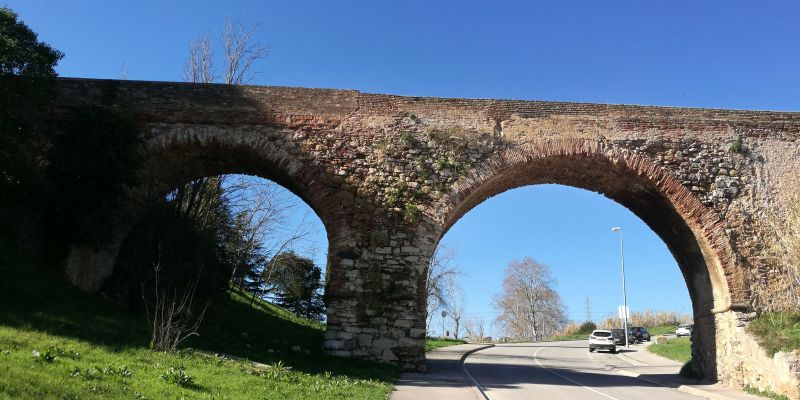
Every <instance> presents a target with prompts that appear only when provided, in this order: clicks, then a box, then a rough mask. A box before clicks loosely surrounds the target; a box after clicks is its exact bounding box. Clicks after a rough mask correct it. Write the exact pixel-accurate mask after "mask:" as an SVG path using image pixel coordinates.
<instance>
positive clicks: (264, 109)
mask: <svg viewBox="0 0 800 400" xmlns="http://www.w3.org/2000/svg"><path fill="white" fill-rule="evenodd" d="M59 85H60V94H61V95H60V100H59V105H58V107H57V110H56V113H55V118H61V117H62V116H63V115H65V114H66V113H68V112H69V110H70V109H71V108H73V107H78V106H81V105H86V104H90V103H95V102H99V99H100V97H101V96H102V95H103V93H104V92H108V89H109V88H113V89H114V91H115V92H116V93H117V102H118V103H119V104H120V105H121V106H123V107H125V108H127V109H129V110H131V111H132V112H133V113H134V114H135V116H136V120H137V121H138V123H139V127H140V130H141V138H142V141H143V145H142V146H143V150H142V151H143V154H145V159H146V163H145V166H144V168H143V169H142V171H140V176H141V178H142V179H141V182H142V184H141V185H140V186H139V187H136V188H133V189H131V191H130V195H129V198H128V200H127V201H126V202H125V203H124V204H123V205H121V206H120V209H119V210H118V213H117V214H116V215H115V216H114V217H115V219H116V221H117V224H116V226H117V230H116V233H115V235H114V236H113V238H112V240H111V244H110V245H107V246H104V247H102V248H100V249H97V248H89V247H86V248H74V249H73V251H72V253H71V255H70V257H69V259H68V260H67V262H66V273H67V276H68V277H69V279H70V280H71V281H72V282H73V283H74V284H75V285H77V286H79V287H81V288H83V289H85V290H89V291H92V290H97V289H99V288H100V286H101V285H102V284H103V282H104V280H105V279H106V278H107V277H109V276H110V275H111V274H112V272H113V266H114V260H115V257H116V252H117V250H118V249H119V247H120V246H121V244H122V242H123V241H124V240H125V237H126V234H127V230H128V227H130V226H132V225H133V224H134V223H135V221H136V220H137V218H138V217H139V216H140V213H141V211H142V207H141V204H145V203H146V202H147V201H148V199H151V198H154V197H158V196H163V195H164V194H165V193H166V192H167V191H169V190H170V189H171V188H173V187H175V186H177V185H179V184H181V183H184V182H187V181H188V180H190V179H195V178H199V177H202V176H208V175H216V174H224V173H244V174H251V175H257V176H261V177H263V178H267V179H271V180H273V181H276V182H278V183H279V184H281V185H283V186H285V187H286V188H288V189H289V190H291V191H292V192H294V193H295V194H297V195H298V196H299V197H301V198H302V199H303V200H304V201H306V202H307V203H308V204H309V205H310V206H311V207H312V208H313V209H314V210H315V211H316V213H317V214H318V215H319V217H320V219H321V220H322V222H323V224H324V225H325V227H326V230H327V233H328V238H329V246H330V247H329V250H328V276H327V282H326V299H327V302H328V328H327V333H326V335H325V338H326V340H325V347H326V349H327V350H328V351H329V352H330V353H332V354H335V355H341V356H350V357H362V358H370V359H377V360H385V361H388V362H393V363H397V364H398V365H400V366H401V367H402V368H404V369H407V370H414V369H417V370H419V369H422V368H424V360H425V354H424V341H425V318H424V309H425V295H424V293H425V290H424V289H425V285H426V282H425V276H426V274H425V268H426V267H427V263H428V260H429V258H430V256H431V254H432V253H433V251H434V248H435V247H436V245H437V243H438V241H439V239H440V238H441V237H442V236H443V235H444V234H445V232H446V231H447V230H448V229H449V228H450V226H452V225H453V224H454V223H455V222H456V221H457V220H458V219H459V218H460V217H461V216H462V215H463V214H464V213H466V212H467V211H469V210H470V209H471V208H472V207H474V206H476V205H477V204H479V203H480V202H482V201H484V200H486V199H487V198H488V197H491V196H493V195H496V194H499V193H501V192H503V191H506V190H509V189H512V188H516V187H520V186H524V185H533V184H543V183H555V184H563V185H569V186H574V187H579V188H584V189H588V190H592V191H595V192H599V193H602V194H603V195H605V196H607V197H608V198H610V199H612V200H614V201H616V202H618V203H620V204H622V205H623V206H625V207H627V208H628V209H630V210H631V211H632V212H633V213H635V214H636V215H638V216H639V217H640V218H641V219H642V220H643V221H645V222H646V223H647V224H648V225H649V226H650V227H651V228H652V229H653V231H655V232H656V233H657V234H658V235H659V236H660V237H661V238H662V239H663V240H664V242H665V243H666V244H667V246H668V248H669V249H670V251H671V252H672V254H673V255H674V257H675V259H676V261H677V263H678V265H679V266H680V269H681V272H682V273H683V276H684V277H685V280H686V284H687V286H688V289H689V293H690V296H691V299H692V304H693V312H694V316H695V321H696V326H697V329H696V332H695V334H694V337H693V350H692V351H693V356H694V360H695V362H696V363H697V366H698V367H700V368H702V369H703V370H704V371H705V373H706V375H707V376H710V377H717V378H718V379H720V380H723V381H727V382H730V383H734V384H736V383H741V382H744V380H745V379H746V377H745V376H744V375H746V372H745V371H746V370H747V368H744V367H743V366H744V365H745V364H746V363H747V360H746V359H745V358H744V357H745V356H744V354H743V353H741V354H740V352H738V350H737V349H738V347H737V345H736V344H737V343H739V342H737V340H736V339H734V337H736V336H737V335H746V333H744V329H743V328H742V326H743V325H744V324H745V323H746V319H747V318H748V315H749V314H747V313H748V312H751V311H753V310H756V309H758V308H759V307H760V304H761V302H763V301H764V299H765V298H768V297H770V295H771V294H775V293H778V291H779V290H780V289H781V285H782V282H783V280H782V279H781V272H780V270H776V269H775V268H772V267H769V266H768V265H767V264H766V263H765V262H764V259H765V256H764V254H762V253H763V250H762V246H761V245H762V233H760V232H761V231H759V229H758V224H756V222H757V221H758V220H759V219H760V218H762V217H763V215H764V213H765V212H767V211H774V210H775V209H779V207H780V203H779V202H776V201H775V198H777V197H776V195H777V194H780V193H781V191H783V190H790V189H786V188H784V187H782V186H781V182H782V181H783V180H784V179H785V177H786V176H788V175H789V174H792V173H794V172H796V171H798V170H800V141H798V137H800V113H777V112H756V111H729V110H712V109H687V108H667V107H642V106H623V105H604V104H579V103H555V102H541V101H505V100H472V99H442V98H420V97H400V96H389V95H376V94H366V93H360V92H357V91H346V90H323V89H303V88H281V87H255V86H224V85H212V84H188V83H166V82H135V81H99V80H87V79H61V80H60V82H59ZM776 207H777V208H776ZM654 272H656V271H654ZM773 297H774V296H773ZM795 377H796V375H795Z"/></svg>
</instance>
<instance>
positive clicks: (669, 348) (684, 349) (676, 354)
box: [647, 337, 692, 363]
mask: <svg viewBox="0 0 800 400" xmlns="http://www.w3.org/2000/svg"><path fill="white" fill-rule="evenodd" d="M647 350H649V351H650V352H651V353H655V354H658V355H659V356H662V357H666V358H669V359H670V360H675V361H678V362H682V363H686V362H688V361H689V360H691V359H692V341H691V339H689V338H688V337H681V338H675V339H670V340H668V341H667V342H666V343H661V344H652V345H650V346H648V347H647Z"/></svg>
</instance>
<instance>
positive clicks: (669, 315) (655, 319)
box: [597, 310, 692, 329]
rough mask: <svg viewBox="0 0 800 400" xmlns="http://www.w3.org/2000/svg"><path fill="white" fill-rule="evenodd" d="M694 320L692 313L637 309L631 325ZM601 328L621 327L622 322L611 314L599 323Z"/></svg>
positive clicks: (633, 313)
mask: <svg viewBox="0 0 800 400" xmlns="http://www.w3.org/2000/svg"><path fill="white" fill-rule="evenodd" d="M689 322H692V316H691V314H686V313H683V312H678V311H653V310H646V311H635V312H632V313H631V319H630V320H629V321H628V325H629V326H644V327H649V328H652V327H654V326H674V325H680V324H685V323H689ZM597 327H598V328H600V329H610V328H621V327H622V322H621V321H620V319H619V318H617V316H616V315H609V316H608V317H606V319H604V320H603V321H601V322H600V323H599V324H597Z"/></svg>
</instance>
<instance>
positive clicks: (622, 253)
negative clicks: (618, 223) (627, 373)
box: [611, 227, 630, 349]
mask: <svg viewBox="0 0 800 400" xmlns="http://www.w3.org/2000/svg"><path fill="white" fill-rule="evenodd" d="M611 232H619V261H620V267H621V268H622V329H624V330H625V348H626V349H629V348H630V345H629V344H628V293H627V292H626V291H625V248H624V245H623V241H622V228H620V227H613V228H611Z"/></svg>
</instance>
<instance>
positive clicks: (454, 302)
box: [444, 279, 466, 339]
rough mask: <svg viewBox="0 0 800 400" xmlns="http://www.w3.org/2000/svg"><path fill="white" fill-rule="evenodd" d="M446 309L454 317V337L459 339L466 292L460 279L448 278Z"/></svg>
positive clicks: (445, 295) (445, 294) (445, 292)
mask: <svg viewBox="0 0 800 400" xmlns="http://www.w3.org/2000/svg"><path fill="white" fill-rule="evenodd" d="M444 297H445V310H446V311H447V313H448V314H449V315H450V318H452V319H453V337H454V338H456V339H458V334H459V328H460V325H461V319H462V318H463V317H464V307H465V304H464V303H465V300H466V299H465V294H464V289H463V288H462V287H461V285H459V283H458V280H456V279H448V282H447V284H446V287H445V291H444Z"/></svg>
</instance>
